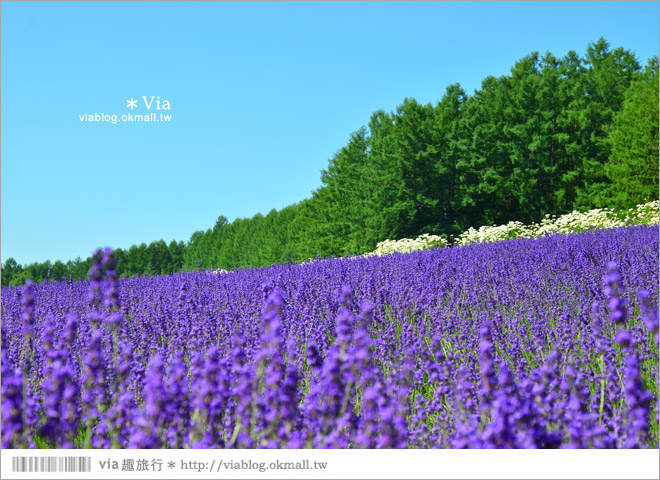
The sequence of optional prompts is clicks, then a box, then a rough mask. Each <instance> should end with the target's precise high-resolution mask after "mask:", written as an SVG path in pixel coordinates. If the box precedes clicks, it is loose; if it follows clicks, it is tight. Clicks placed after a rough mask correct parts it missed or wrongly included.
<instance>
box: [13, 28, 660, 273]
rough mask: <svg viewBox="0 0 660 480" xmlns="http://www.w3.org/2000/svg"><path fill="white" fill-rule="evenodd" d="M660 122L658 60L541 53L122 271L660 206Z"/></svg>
mask: <svg viewBox="0 0 660 480" xmlns="http://www.w3.org/2000/svg"><path fill="white" fill-rule="evenodd" d="M658 118H659V117H658V58H657V57H654V58H652V59H650V60H649V61H648V64H647V65H646V66H644V67H642V66H641V65H640V64H639V62H638V61H637V59H636V57H635V55H634V53H632V52H630V51H629V50H625V49H624V48H622V47H619V48H616V49H611V48H610V45H609V44H608V42H607V41H606V40H605V39H603V38H601V39H600V40H599V41H597V42H595V43H591V44H589V46H588V47H587V51H586V54H585V55H584V56H579V55H578V54H577V53H576V52H574V51H570V52H568V54H566V56H564V57H563V58H558V57H555V56H554V55H553V54H551V53H546V54H545V55H543V56H541V55H539V53H537V52H533V53H531V54H530V55H528V56H526V57H524V58H522V59H521V60H520V61H518V62H517V63H516V64H515V65H514V66H513V67H512V68H511V72H510V74H509V75H504V76H501V77H499V78H496V77H493V76H489V77H487V78H485V79H484V80H483V81H482V83H481V88H480V89H477V90H476V91H475V92H474V93H473V94H472V95H471V96H470V95H468V94H467V93H466V92H465V91H464V90H463V89H462V88H461V86H460V85H459V84H457V83H456V84H452V85H450V86H449V87H447V89H446V92H445V94H444V96H443V97H442V99H441V100H440V101H439V102H438V103H437V104H436V105H432V104H427V105H422V104H420V103H418V102H417V101H416V100H414V99H411V98H407V99H405V100H404V102H403V104H401V105H399V106H398V108H397V109H396V112H390V113H387V112H385V111H382V110H379V111H377V112H375V113H374V114H373V115H372V116H371V118H370V120H369V122H368V124H367V126H364V127H362V128H360V129H358V130H357V131H356V132H354V133H353V134H351V135H350V138H349V140H348V143H347V144H346V145H345V146H344V147H342V148H341V149H340V150H339V151H338V152H336V153H335V155H334V156H333V157H332V158H331V159H330V161H329V164H328V167H327V168H326V169H325V170H323V171H322V172H321V186H320V187H319V188H318V189H317V190H315V191H314V192H312V195H311V197H310V198H308V199H305V200H303V201H301V202H299V203H296V204H294V205H290V206H288V207H286V208H284V209H282V210H280V211H276V210H271V211H270V212H269V213H268V214H267V215H262V214H260V213H259V214H257V215H255V216H254V217H252V218H241V219H236V220H234V221H233V222H231V223H230V222H228V220H227V218H226V217H224V216H220V217H219V218H218V220H217V222H216V224H215V226H214V227H213V228H211V229H208V230H206V231H196V232H194V233H193V234H192V236H191V238H190V240H189V241H188V242H187V244H184V243H183V242H179V243H177V242H172V243H170V244H169V245H167V244H165V242H164V241H162V240H161V241H159V242H153V243H151V244H150V245H149V246H147V245H145V244H142V245H140V246H139V247H138V246H132V247H131V248H130V249H128V250H126V251H122V250H119V251H118V274H119V275H124V276H125V275H135V274H149V275H150V274H158V273H170V272H174V271H179V270H182V269H183V270H193V269H197V268H199V266H201V267H202V268H209V267H211V266H213V267H214V268H219V267H221V268H234V267H249V266H259V265H268V264H272V263H280V262H287V261H296V262H298V261H304V260H307V259H309V258H312V257H315V256H317V255H321V256H332V255H334V256H343V255H347V254H350V255H353V254H360V253H365V252H368V251H372V250H373V249H374V248H375V246H376V244H377V243H378V242H379V241H382V240H385V239H393V240H396V239H400V238H405V237H416V236H417V235H419V234H422V233H433V234H441V235H447V236H453V235H457V234H460V233H462V232H463V231H465V230H466V229H468V228H469V227H476V228H478V227H480V226H482V225H494V224H501V223H506V222H508V221H511V220H519V221H522V222H523V223H531V222H535V221H539V220H540V219H541V218H543V217H544V216H545V215H546V214H562V213H567V212H569V211H572V210H587V209H590V208H595V207H614V208H620V209H624V208H629V207H631V206H634V205H636V204H638V203H644V202H647V201H650V200H654V199H657V198H658ZM12 261H13V260H12V259H9V260H7V262H6V264H5V265H3V271H2V284H3V285H6V284H10V283H11V284H18V283H22V281H23V280H24V279H25V278H28V277H29V278H32V279H33V280H40V279H42V278H48V279H60V278H61V275H60V274H62V275H72V276H73V278H83V277H84V275H85V273H86V269H85V268H84V267H87V268H88V265H87V263H89V261H90V260H89V259H86V260H84V261H81V260H79V259H78V260H76V261H74V262H67V263H66V264H62V263H61V262H55V264H52V265H51V264H50V262H45V263H41V264H32V265H29V266H27V267H26V268H22V267H20V265H16V262H13V263H10V262H12ZM63 267H64V269H63ZM16 272H18V273H16ZM6 277H7V278H6Z"/></svg>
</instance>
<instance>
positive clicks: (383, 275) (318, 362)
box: [2, 226, 659, 448]
mask: <svg viewBox="0 0 660 480" xmlns="http://www.w3.org/2000/svg"><path fill="white" fill-rule="evenodd" d="M658 238H659V232H658V227H657V226H638V227H628V228H616V229H608V230H601V231H597V232H592V233H582V234H574V235H553V236H548V237H546V238H541V239H519V240H511V241H505V242H497V243H490V244H474V245H468V246H462V247H460V246H457V247H452V248H444V249H442V248H440V249H433V250H428V251H420V252H414V253H408V254H400V253H394V254H391V255H387V256H383V257H369V258H355V259H327V260H318V261H316V262H312V263H309V264H304V265H276V266H272V267H268V268H252V269H246V270H239V271H236V272H233V273H224V274H216V273H213V272H211V271H200V272H193V273H179V274H174V275H171V276H157V277H151V278H140V277H138V278H133V279H121V280H119V279H117V278H116V275H115V272H114V267H113V263H114V259H113V257H112V253H111V251H109V250H107V251H105V252H98V253H97V254H96V256H95V260H96V264H95V265H94V267H93V268H92V270H91V271H90V276H89V278H90V279H89V281H86V282H75V283H71V282H52V283H42V284H38V285H27V286H25V287H20V288H13V287H8V288H3V289H2V447H3V448H20V447H29V448H44V447H46V448H47V447H60V448H76V447H79V448H86V447H94V448H111V447H112V448H262V447H266V448H303V447H312V448H492V447H497V448H658V440H659V437H658V378H659V377H658V310H657V305H658V269H659V265H658V256H659V248H658Z"/></svg>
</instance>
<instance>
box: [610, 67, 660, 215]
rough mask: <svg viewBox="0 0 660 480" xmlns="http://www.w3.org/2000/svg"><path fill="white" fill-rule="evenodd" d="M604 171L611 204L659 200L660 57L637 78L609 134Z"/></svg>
mask: <svg viewBox="0 0 660 480" xmlns="http://www.w3.org/2000/svg"><path fill="white" fill-rule="evenodd" d="M608 141H609V143H610V145H611V155H610V159H609V162H608V163H606V164H605V171H606V173H607V176H608V177H609V179H610V180H611V182H612V184H611V186H610V197H611V199H612V205H613V206H615V207H618V208H627V207H630V206H632V205H634V204H636V203H642V202H647V201H649V200H653V199H657V198H658V155H659V152H658V142H659V139H658V57H654V58H653V59H651V60H650V61H649V64H648V66H647V67H646V69H645V70H644V72H642V73H640V74H638V75H636V77H635V78H634V79H633V81H632V84H631V86H630V89H628V90H627V91H626V93H625V100H624V103H623V108H622V109H621V111H619V112H618V113H617V114H616V115H614V119H613V122H612V127H611V129H610V131H609V136H608Z"/></svg>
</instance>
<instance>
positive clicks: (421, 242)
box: [365, 233, 449, 257]
mask: <svg viewBox="0 0 660 480" xmlns="http://www.w3.org/2000/svg"><path fill="white" fill-rule="evenodd" d="M448 246H449V242H448V241H447V240H446V239H444V238H443V237H441V236H439V235H430V234H428V233H423V234H422V235H420V236H419V237H417V238H415V239H410V238H402V239H401V240H385V241H383V242H380V243H378V244H377V245H376V250H374V251H373V252H371V253H368V254H366V255H365V256H371V255H377V256H379V257H381V256H383V255H388V254H390V253H394V252H401V253H409V252H414V251H416V250H426V249H429V248H445V247H448Z"/></svg>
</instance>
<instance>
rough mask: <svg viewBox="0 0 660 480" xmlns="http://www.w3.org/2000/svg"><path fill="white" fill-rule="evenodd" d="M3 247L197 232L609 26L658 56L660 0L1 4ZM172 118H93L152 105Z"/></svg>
mask: <svg viewBox="0 0 660 480" xmlns="http://www.w3.org/2000/svg"><path fill="white" fill-rule="evenodd" d="M1 9H2V25H1V36H2V38H1V42H2V43H1V45H2V47H1V50H2V51H1V59H2V60H1V62H2V65H1V68H2V70H1V71H2V79H1V81H2V90H1V93H2V99H1V102H2V108H1V116H2V117H1V120H2V128H1V132H0V133H1V138H2V143H1V145H2V146H1V162H2V163H1V165H2V172H1V173H2V181H1V188H2V191H1V201H2V203H1V207H2V211H1V213H2V220H1V227H2V232H1V249H2V255H1V256H2V260H3V261H4V260H5V259H7V258H9V257H14V258H15V259H16V260H17V261H18V262H19V263H27V262H32V261H44V260H46V259H50V260H51V261H54V260H57V259H61V260H68V259H71V258H75V257H76V256H81V257H83V258H84V257H86V256H88V255H90V254H91V252H92V250H93V249H94V248H95V247H96V246H106V245H107V246H112V247H122V248H127V247H129V246H130V245H132V244H134V243H141V242H146V243H149V242H150V241H153V240H158V239H161V238H162V239H164V240H166V241H167V242H169V241H170V240H172V239H175V240H185V241H187V240H188V239H189V238H190V235H191V234H192V232H193V231H195V230H205V229H207V228H210V227H212V226H213V225H214V223H215V220H216V218H217V217H218V216H219V215H225V216H226V217H227V218H229V220H230V221H231V220H233V219H234V218H237V217H246V216H252V215H254V214H255V213H257V212H262V213H267V212H268V211H269V210H271V209H272V208H277V209H280V208H282V207H284V206H286V205H289V204H291V203H294V202H297V201H300V200H302V199H304V198H307V197H309V196H310V194H311V192H312V191H313V190H314V189H316V188H317V187H318V186H319V185H320V180H319V178H320V171H321V169H322V168H325V167H326V166H327V163H328V160H329V159H330V158H331V157H332V155H333V154H334V153H335V152H336V151H337V150H338V149H339V148H340V147H341V146H342V145H344V144H345V143H346V141H347V140H348V138H349V135H350V133H351V132H353V131H355V130H357V129H358V128H360V126H362V125H366V124H367V122H368V120H369V117H370V115H371V113H372V112H374V111H375V110H378V109H381V108H382V109H384V110H386V111H392V110H395V109H396V107H397V105H399V104H400V103H402V101H403V99H404V98H405V97H414V98H416V99H417V100H418V101H420V102H423V103H427V102H433V103H435V102H437V101H438V100H440V98H441V97H442V95H443V93H444V91H445V88H446V87H447V85H449V84H451V83H454V82H459V83H460V84H461V85H462V86H463V87H464V88H465V89H466V90H467V91H468V93H470V94H471V93H472V92H473V90H474V89H475V88H478V87H479V86H480V83H481V80H482V79H483V78H484V77H486V76H487V75H495V76H499V75H504V74H507V73H508V72H509V70H510V68H511V67H512V66H513V64H514V63H515V62H516V61H517V60H519V59H520V58H522V57H524V56H525V55H527V54H529V53H530V52H532V51H539V52H540V53H545V52H546V51H550V52H552V53H554V54H555V55H557V56H563V55H565V54H566V53H567V52H568V51H569V50H575V51H577V52H578V53H579V54H581V55H582V54H583V53H584V52H585V50H586V48H587V45H588V43H589V42H593V41H596V40H598V38H599V37H601V36H603V37H605V38H606V39H607V40H608V41H609V42H610V44H611V46H612V48H615V47H618V46H622V47H625V48H627V49H630V50H632V51H634V52H635V53H636V54H637V57H638V60H639V61H640V63H642V64H645V63H646V61H647V60H648V59H649V58H650V57H651V56H653V55H658V41H659V34H658V15H659V11H658V2H529V3H523V2H512V3H494V2H493V3H491V2H483V3H482V2H474V3H473V2H419V3H412V2H400V3H399V2H396V3H391V2H382V3H381V2H364V3H362V2H360V3H358V2H355V3H353V2H339V3H332V2H328V3H326V2H323V3H321V2H310V3H307V2H292V3H271V2H268V3H260V2H254V3H253V2H246V3H243V2H239V3H229V2H227V3H225V2H199V3H193V2H162V3H159V2H143V3H142V2H89V3H88V2H70V3H67V2H64V3H56V2H5V1H3V2H2V5H1ZM143 95H146V96H148V97H150V96H151V95H153V96H160V99H161V101H163V100H169V102H170V104H171V110H169V111H163V110H160V111H157V110H155V108H156V105H155V102H154V104H153V105H152V109H151V110H150V112H156V113H170V114H171V115H172V120H171V122H170V123H117V124H114V125H113V124H112V123H102V122H99V123H89V122H81V121H80V118H79V116H80V115H84V114H94V113H99V114H100V113H105V114H116V115H119V116H121V115H122V114H126V113H129V112H131V110H130V109H128V108H127V107H126V100H127V99H130V98H134V99H138V100H139V101H140V102H139V103H138V108H136V109H135V110H133V112H132V113H133V114H136V113H146V112H147V110H146V108H145V106H144V102H143V101H142V98H141V97H142V96H143Z"/></svg>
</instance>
